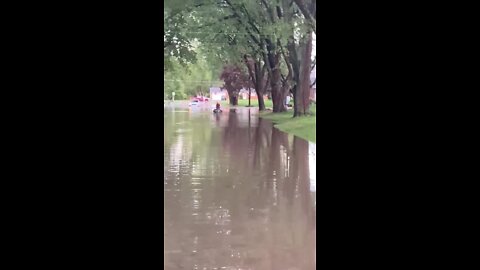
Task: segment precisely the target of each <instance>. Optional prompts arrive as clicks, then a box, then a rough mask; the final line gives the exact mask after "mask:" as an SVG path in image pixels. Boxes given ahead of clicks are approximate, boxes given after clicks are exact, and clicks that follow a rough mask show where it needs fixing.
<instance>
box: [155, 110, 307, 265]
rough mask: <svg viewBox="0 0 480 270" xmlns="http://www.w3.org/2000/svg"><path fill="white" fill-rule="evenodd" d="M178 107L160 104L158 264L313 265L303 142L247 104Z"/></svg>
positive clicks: (305, 158)
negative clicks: (161, 238)
mask: <svg viewBox="0 0 480 270" xmlns="http://www.w3.org/2000/svg"><path fill="white" fill-rule="evenodd" d="M182 110H183V111H185V109H182V108H173V109H166V110H165V115H166V116H165V126H164V128H165V141H164V145H165V149H164V155H165V164H164V169H165V175H164V194H165V216H164V222H165V231H164V234H165V243H164V246H165V267H164V268H165V269H275V270H277V269H315V234H316V224H315V216H316V208H315V190H316V188H315V187H313V189H312V185H311V182H313V181H315V174H313V177H312V175H311V171H312V168H311V167H312V165H311V160H312V154H314V151H312V147H311V146H310V147H309V143H308V142H306V141H304V140H302V139H299V138H297V137H292V136H289V135H287V134H285V133H283V132H280V131H278V130H277V129H272V126H271V124H270V123H269V122H267V121H264V120H262V119H258V117H257V116H255V115H254V114H255V113H256V111H254V110H253V109H244V108H238V109H237V110H236V111H230V110H224V112H222V113H221V114H213V113H211V111H210V110H208V111H207V110H205V111H201V110H188V112H182ZM309 152H312V154H309ZM313 171H314V170H313Z"/></svg>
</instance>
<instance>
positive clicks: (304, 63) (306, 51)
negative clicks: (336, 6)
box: [293, 31, 312, 117]
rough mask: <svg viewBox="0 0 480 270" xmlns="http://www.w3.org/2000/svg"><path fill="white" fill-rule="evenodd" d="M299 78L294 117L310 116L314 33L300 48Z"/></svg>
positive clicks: (307, 37)
mask: <svg viewBox="0 0 480 270" xmlns="http://www.w3.org/2000/svg"><path fill="white" fill-rule="evenodd" d="M297 52H298V56H299V57H298V59H299V60H300V61H299V63H300V64H299V76H298V81H297V84H296V89H295V94H294V99H295V100H294V101H295V107H294V115H293V116H294V117H297V116H304V115H307V114H309V108H310V73H311V65H312V32H311V31H309V32H308V34H307V35H306V36H305V38H304V39H303V40H301V42H300V45H299V47H298V50H297Z"/></svg>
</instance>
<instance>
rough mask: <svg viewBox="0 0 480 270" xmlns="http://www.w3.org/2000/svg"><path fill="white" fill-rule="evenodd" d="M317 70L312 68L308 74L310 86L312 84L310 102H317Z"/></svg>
mask: <svg viewBox="0 0 480 270" xmlns="http://www.w3.org/2000/svg"><path fill="white" fill-rule="evenodd" d="M316 79H317V68H314V69H313V70H312V72H311V73H310V84H312V83H313V85H312V87H310V100H313V101H315V102H316V101H317V82H316Z"/></svg>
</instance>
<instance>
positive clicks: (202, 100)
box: [192, 97, 208, 102]
mask: <svg viewBox="0 0 480 270" xmlns="http://www.w3.org/2000/svg"><path fill="white" fill-rule="evenodd" d="M194 100H196V101H199V102H204V101H208V98H207V97H196V98H193V99H192V101H194Z"/></svg>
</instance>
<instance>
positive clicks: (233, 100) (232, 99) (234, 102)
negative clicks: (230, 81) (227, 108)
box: [227, 89, 238, 106]
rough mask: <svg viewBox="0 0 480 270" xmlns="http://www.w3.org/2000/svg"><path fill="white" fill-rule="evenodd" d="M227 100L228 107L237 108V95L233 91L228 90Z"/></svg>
mask: <svg viewBox="0 0 480 270" xmlns="http://www.w3.org/2000/svg"><path fill="white" fill-rule="evenodd" d="M227 92H228V100H229V103H230V105H232V106H237V105H238V93H237V91H235V90H228V89H227Z"/></svg>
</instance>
